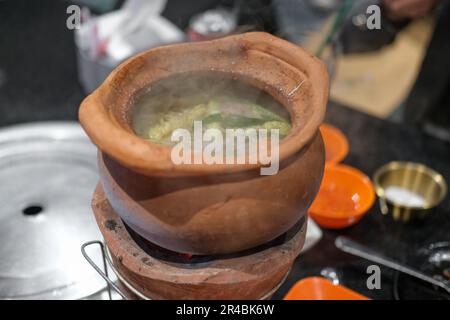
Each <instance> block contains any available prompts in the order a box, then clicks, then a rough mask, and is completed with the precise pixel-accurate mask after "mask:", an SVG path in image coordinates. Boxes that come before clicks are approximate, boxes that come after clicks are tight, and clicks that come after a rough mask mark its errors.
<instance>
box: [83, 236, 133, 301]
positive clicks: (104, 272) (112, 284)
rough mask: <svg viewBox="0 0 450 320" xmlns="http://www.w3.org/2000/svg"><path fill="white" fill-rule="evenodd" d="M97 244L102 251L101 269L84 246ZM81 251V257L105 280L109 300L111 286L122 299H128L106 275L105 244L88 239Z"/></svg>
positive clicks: (110, 297)
mask: <svg viewBox="0 0 450 320" xmlns="http://www.w3.org/2000/svg"><path fill="white" fill-rule="evenodd" d="M95 244H98V245H99V247H100V250H101V252H102V260H103V271H102V270H101V269H100V268H99V266H98V265H97V264H96V263H95V262H94V261H93V260H92V259H91V257H90V256H89V255H88V253H87V252H86V247H89V246H91V245H95ZM81 253H82V254H83V257H84V258H85V259H86V260H87V261H88V262H89V264H90V265H91V266H92V267H93V268H94V269H95V271H97V273H98V274H99V275H100V276H101V277H102V278H103V279H104V280H105V281H106V285H107V287H108V297H109V300H112V295H111V288H113V289H114V290H115V291H116V292H117V293H118V294H119V295H120V296H121V297H122V298H123V299H124V300H128V298H127V297H126V296H125V294H124V293H123V292H122V291H121V290H120V289H119V288H118V287H117V286H116V284H115V283H114V282H113V281H111V279H110V278H109V276H108V263H107V261H106V252H105V246H104V244H103V242H101V241H99V240H94V241H89V242H86V243H84V244H83V245H82V246H81Z"/></svg>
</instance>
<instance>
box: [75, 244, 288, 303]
mask: <svg viewBox="0 0 450 320" xmlns="http://www.w3.org/2000/svg"><path fill="white" fill-rule="evenodd" d="M96 244H97V245H98V246H99V247H100V250H101V253H102V261H103V270H102V269H101V268H100V267H99V266H98V265H97V264H96V263H95V262H94V260H92V259H91V257H90V256H89V254H88V253H87V251H86V248H87V247H89V246H92V245H96ZM81 253H82V254H83V257H84V258H85V259H86V260H87V262H89V264H90V265H91V266H92V267H93V268H94V270H95V271H97V273H98V274H99V275H100V276H101V277H102V278H103V279H104V280H105V281H106V285H107V289H108V297H109V299H110V300H112V293H111V289H114V291H116V292H117V293H118V294H119V295H120V296H121V297H122V299H124V300H129V298H128V297H127V295H126V294H125V293H123V291H122V290H120V288H119V287H118V286H117V285H116V284H115V283H114V281H112V280H111V279H110V278H109V274H108V267H109V268H111V270H112V271H113V272H114V274H115V275H116V277H117V278H118V279H119V281H120V282H121V283H122V284H123V285H124V286H125V287H126V288H127V289H128V290H130V291H131V292H132V293H133V294H135V295H136V296H137V297H138V298H140V299H142V300H152V299H151V298H149V297H147V296H145V295H144V294H142V293H141V292H140V291H139V290H137V289H136V288H135V287H134V286H133V285H132V284H131V283H130V282H128V281H127V280H126V279H125V278H124V277H122V276H121V275H120V273H119V271H118V270H117V269H116V268H115V267H114V264H113V263H112V258H111V253H110V252H109V249H108V247H107V246H105V244H104V243H103V242H102V241H99V240H93V241H88V242H85V243H84V244H83V245H82V246H81ZM290 271H291V269H289V270H288V272H286V274H285V276H284V277H283V279H281V281H280V282H279V283H278V284H277V285H276V286H275V287H274V288H273V289H272V290H270V291H269V292H268V293H266V294H265V295H264V296H262V297H261V298H259V299H258V300H267V299H268V298H270V297H271V296H272V295H273V294H274V293H275V291H277V290H278V289H279V288H280V287H281V285H282V284H283V283H284V281H285V280H286V278H287V276H288V275H289V273H290Z"/></svg>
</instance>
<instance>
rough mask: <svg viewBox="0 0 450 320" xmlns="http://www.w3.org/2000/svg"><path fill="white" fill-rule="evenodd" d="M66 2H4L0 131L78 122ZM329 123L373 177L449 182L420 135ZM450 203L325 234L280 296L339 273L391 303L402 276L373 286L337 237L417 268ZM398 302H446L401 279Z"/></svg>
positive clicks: (446, 152)
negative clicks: (396, 167) (413, 216)
mask: <svg viewBox="0 0 450 320" xmlns="http://www.w3.org/2000/svg"><path fill="white" fill-rule="evenodd" d="M66 7H67V3H66V2H65V1H55V0H53V1H50V0H48V1H23V0H6V1H0V126H2V127H3V126H6V125H12V124H17V123H23V122H32V121H41V120H76V119H77V116H76V114H77V109H78V106H79V103H80V102H81V100H82V99H83V97H84V93H83V92H82V90H81V87H80V85H79V83H78V80H77V72H76V58H75V48H74V43H73V34H72V32H71V31H69V30H67V29H66V27H65V22H66V21H65V19H66V13H65V10H66ZM326 121H327V122H329V123H331V124H333V125H335V126H337V127H339V128H340V129H341V130H342V131H343V132H344V133H345V134H346V135H347V137H348V139H349V142H350V153H349V155H348V156H347V158H346V159H345V161H344V163H346V164H349V165H352V166H354V167H357V168H359V169H360V170H362V171H363V172H365V173H366V174H367V175H369V176H371V175H372V174H373V173H374V171H375V170H376V169H377V168H378V167H379V166H381V165H383V164H385V163H387V162H389V161H392V160H405V161H416V162H421V163H424V164H426V165H428V166H430V167H432V168H434V169H435V170H437V171H439V172H440V173H442V175H443V176H444V177H445V179H446V180H447V181H450V146H449V145H448V144H445V143H443V142H440V141H437V140H434V139H432V138H428V137H427V136H425V135H423V134H422V133H421V132H419V131H417V130H415V129H412V128H407V127H403V126H401V125H397V124H393V123H390V122H387V121H384V120H379V119H376V118H373V117H371V116H368V115H365V114H362V113H359V112H357V111H354V110H351V109H349V108H346V107H343V106H339V105H336V104H334V103H330V104H329V106H328V112H327V118H326ZM449 231H450V199H449V197H447V198H446V199H445V201H444V202H443V203H442V204H441V205H440V206H439V207H438V208H437V209H436V210H435V212H434V213H433V214H432V215H431V216H430V217H429V218H428V219H426V220H425V221H423V222H422V223H420V224H406V225H403V224H399V223H395V222H393V221H392V220H391V219H390V218H389V217H384V216H382V215H381V214H380V211H379V207H378V204H375V205H374V206H373V208H372V209H371V210H370V211H369V212H368V214H367V215H366V216H365V217H364V218H363V219H362V220H361V221H360V222H359V223H358V224H357V225H355V226H353V227H350V228H348V229H345V230H341V231H326V230H324V235H323V238H322V239H321V240H320V242H319V243H318V244H317V245H316V246H314V247H313V248H312V249H311V250H309V251H307V252H306V253H305V254H303V255H302V256H300V257H299V258H298V259H297V261H296V263H295V265H294V267H293V268H292V271H291V273H290V275H289V277H288V279H287V281H286V282H285V284H284V285H283V286H282V287H281V288H280V290H279V291H278V292H277V293H276V294H275V298H281V297H283V295H284V294H285V293H286V292H287V290H289V288H290V287H291V286H292V285H293V284H294V283H295V282H296V281H298V280H299V279H301V278H304V277H306V276H312V275H319V274H320V270H321V269H322V268H324V267H334V268H336V269H337V270H338V271H339V273H340V275H341V280H342V283H343V284H344V285H346V286H347V287H349V288H352V289H354V290H356V291H358V292H361V293H363V294H365V295H367V296H368V297H370V298H374V299H392V298H394V295H393V282H394V278H395V277H396V273H395V272H393V271H391V270H389V269H385V268H381V270H382V286H381V289H380V290H369V289H367V286H366V280H367V277H368V274H367V273H366V268H367V266H368V265H370V264H371V263H368V262H366V261H363V260H362V259H359V258H356V257H352V256H349V255H347V254H345V253H342V252H340V251H339V250H337V249H336V248H335V247H334V239H335V237H336V236H337V235H346V236H349V237H351V238H352V239H354V240H357V241H359V242H361V243H363V244H366V245H369V246H370V247H372V248H374V249H376V250H378V251H380V252H382V253H384V254H386V255H389V256H390V257H392V258H395V259H397V260H399V261H402V262H405V263H408V264H410V265H411V266H414V267H417V268H422V269H423V268H424V257H422V256H420V255H418V254H417V250H418V249H419V248H421V247H423V246H426V245H428V244H430V243H432V242H437V241H450V232H449ZM398 283H399V290H398V292H399V296H400V298H405V299H414V298H442V297H445V296H442V295H440V294H438V293H437V292H436V291H435V290H434V289H433V288H430V287H429V286H427V285H423V284H421V283H420V282H417V281H415V280H412V279H410V278H406V277H405V276H401V277H399V279H398Z"/></svg>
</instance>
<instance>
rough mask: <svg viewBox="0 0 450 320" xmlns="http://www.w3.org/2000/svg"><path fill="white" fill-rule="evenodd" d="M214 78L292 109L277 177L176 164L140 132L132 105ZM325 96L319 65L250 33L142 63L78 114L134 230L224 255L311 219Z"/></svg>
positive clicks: (118, 74) (179, 48) (112, 80)
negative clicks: (189, 76) (204, 76)
mask: <svg viewBox="0 0 450 320" xmlns="http://www.w3.org/2000/svg"><path fill="white" fill-rule="evenodd" d="M211 70H213V71H214V72H219V73H227V74H231V75H233V77H235V78H237V79H239V80H240V81H245V82H247V83H249V84H251V85H254V86H256V87H258V88H260V89H262V90H264V91H266V92H268V93H269V94H271V95H272V96H273V97H274V98H275V99H277V100H278V101H279V102H280V103H281V104H283V105H284V106H285V107H286V108H287V110H288V111H289V113H290V117H291V122H292V129H291V131H290V133H289V135H288V136H287V137H286V138H285V139H284V140H283V141H282V142H281V144H280V152H279V156H280V169H279V172H278V174H275V175H272V176H261V175H260V171H259V167H260V166H261V165H260V164H221V165H219V164H215V165H207V164H195V165H194V164H193V165H189V164H181V165H175V164H174V163H173V162H172V161H171V158H170V152H171V148H170V147H167V146H164V145H159V144H156V143H152V142H149V141H145V140H143V139H141V138H139V137H138V136H137V135H136V134H135V133H134V132H133V129H132V123H131V118H132V117H131V114H132V111H133V102H134V101H135V99H136V98H138V97H139V96H140V94H142V92H143V91H145V89H146V88H148V87H149V86H150V85H151V84H152V83H154V82H155V81H158V80H159V79H163V78H165V77H169V76H176V75H177V74H181V73H183V74H186V73H198V72H212V71H211ZM327 96H328V77H327V73H326V70H325V67H324V66H323V64H322V63H321V62H320V61H319V60H318V59H316V58H315V57H313V56H312V55H311V54H309V53H307V52H305V51H304V50H302V49H301V48H299V47H297V46H295V45H293V44H291V43H289V42H286V41H284V40H281V39H278V38H276V37H274V36H271V35H269V34H266V33H247V34H242V35H237V36H231V37H227V38H222V39H219V40H213V41H207V42H199V43H187V44H176V45H171V46H165V47H160V48H156V49H152V50H149V51H147V52H144V53H142V54H140V55H137V56H136V57H133V58H131V59H130V60H128V61H126V62H125V63H123V64H122V65H120V66H119V67H118V68H117V69H116V70H114V71H113V72H112V73H111V75H110V76H109V77H108V78H107V79H106V80H105V82H104V83H103V84H102V85H101V86H100V87H99V88H98V89H97V90H96V91H95V92H94V93H92V94H91V95H90V96H88V97H87V98H86V99H85V100H84V101H83V103H82V105H81V107H80V113H79V116H80V121H81V124H82V126H83V128H84V129H85V130H86V132H87V134H88V135H89V137H90V138H91V139H92V141H93V142H94V143H95V144H96V145H97V146H98V147H99V149H100V151H101V152H100V153H99V168H100V179H101V183H102V186H103V189H104V191H105V193H106V195H107V197H108V199H109V201H110V203H111V205H112V207H113V208H114V210H115V211H116V212H117V213H118V214H119V215H120V216H121V218H122V219H123V220H124V221H125V222H126V223H127V224H128V225H129V226H130V227H131V228H132V229H133V230H135V231H136V232H137V233H139V234H140V235H141V236H143V237H144V238H146V239H148V240H149V241H151V242H153V243H155V244H157V245H159V246H161V247H164V248H167V249H169V250H172V251H177V252H189V253H194V254H223V253H230V252H237V251H240V250H245V249H248V248H251V247H255V246H258V245H260V244H262V243H265V242H267V241H270V240H272V239H274V238H276V237H278V236H279V235H281V234H283V233H284V232H286V231H287V230H288V229H289V228H291V227H292V226H293V225H294V224H295V223H296V222H297V221H299V220H300V219H301V218H302V217H304V216H305V214H306V210H307V208H308V207H309V205H310V204H311V202H312V200H313V199H314V197H315V195H316V193H317V191H318V188H319V185H320V182H321V179H322V173H323V167H324V148H323V143H322V139H321V137H320V133H319V131H318V127H319V125H320V123H321V121H322V119H323V116H324V113H325V107H326V102H327Z"/></svg>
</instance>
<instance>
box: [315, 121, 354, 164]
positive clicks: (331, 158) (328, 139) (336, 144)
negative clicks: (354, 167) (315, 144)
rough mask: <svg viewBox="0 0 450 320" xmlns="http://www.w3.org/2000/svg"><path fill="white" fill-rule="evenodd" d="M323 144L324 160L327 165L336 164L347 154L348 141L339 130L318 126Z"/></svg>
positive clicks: (327, 125) (330, 126) (327, 126)
mask: <svg viewBox="0 0 450 320" xmlns="http://www.w3.org/2000/svg"><path fill="white" fill-rule="evenodd" d="M320 133H321V134H322V139H323V143H324V144H325V160H326V162H327V163H332V164H337V163H339V162H341V161H342V160H344V158H345V157H346V156H347V154H348V149H349V147H348V140H347V138H346V137H345V135H344V134H343V133H342V131H341V130H339V129H338V128H336V127H334V126H332V125H329V124H326V123H323V124H322V125H321V126H320Z"/></svg>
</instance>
